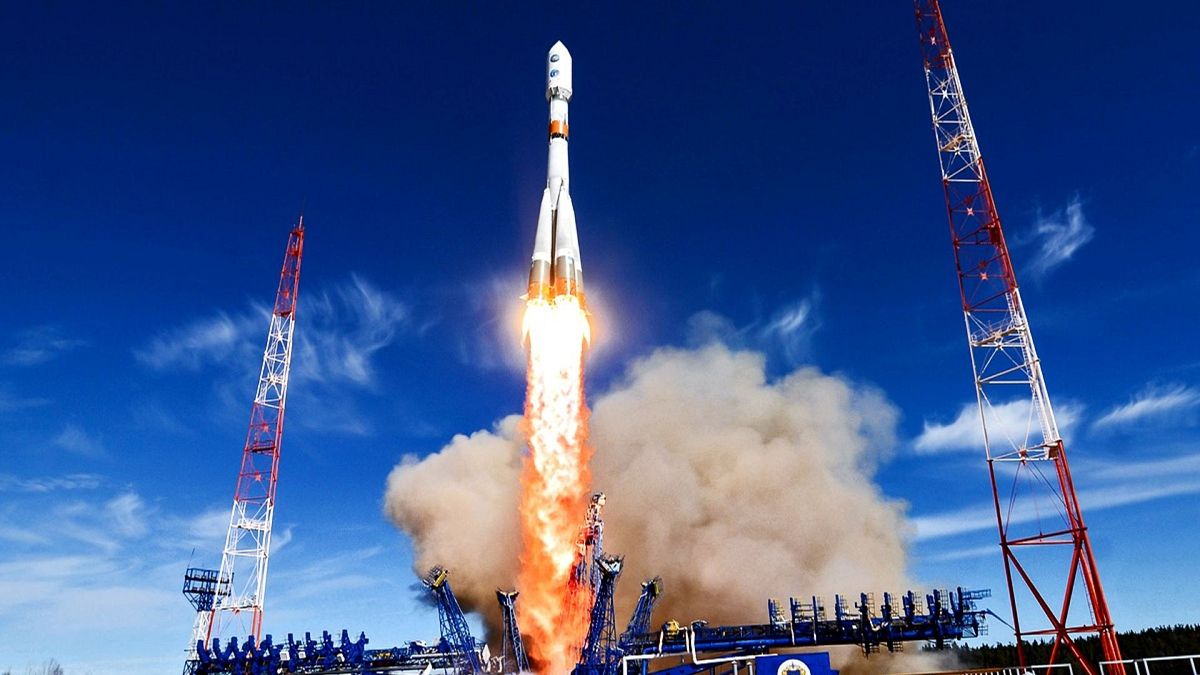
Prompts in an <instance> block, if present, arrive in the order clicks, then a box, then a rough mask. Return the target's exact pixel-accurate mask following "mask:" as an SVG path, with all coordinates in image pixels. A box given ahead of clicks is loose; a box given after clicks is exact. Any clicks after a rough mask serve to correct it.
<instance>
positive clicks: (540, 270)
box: [529, 42, 583, 305]
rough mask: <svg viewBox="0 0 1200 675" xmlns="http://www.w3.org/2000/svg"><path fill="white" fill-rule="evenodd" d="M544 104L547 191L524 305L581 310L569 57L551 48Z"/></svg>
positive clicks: (556, 45) (561, 49)
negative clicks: (570, 157)
mask: <svg viewBox="0 0 1200 675" xmlns="http://www.w3.org/2000/svg"><path fill="white" fill-rule="evenodd" d="M546 100H547V101H549V103H550V156H549V161H548V167H547V170H546V191H545V192H543V193H542V205H541V208H540V209H539V211H538V226H537V235H536V236H535V237H534V243H533V262H532V263H531V264H530V267H529V299H530V300H536V299H541V300H547V301H549V300H551V299H553V298H554V297H556V296H561V295H569V296H574V297H575V298H577V299H578V300H579V303H580V305H582V304H583V266H582V264H581V263H580V260H579V233H578V231H577V230H576V228H575V206H574V205H573V204H572V203H571V189H570V186H571V172H570V168H569V167H568V165H567V136H568V132H569V128H568V119H567V107H568V105H569V104H570V102H571V52H569V51H567V48H566V46H564V45H563V43H562V42H556V43H554V46H553V47H551V48H550V53H549V54H547V56H546Z"/></svg>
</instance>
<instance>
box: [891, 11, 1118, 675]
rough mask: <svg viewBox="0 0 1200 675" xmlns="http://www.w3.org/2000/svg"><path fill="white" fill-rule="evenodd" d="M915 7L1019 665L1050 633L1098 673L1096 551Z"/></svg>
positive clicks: (980, 174) (958, 123) (934, 51)
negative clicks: (1025, 622) (1025, 604)
mask: <svg viewBox="0 0 1200 675" xmlns="http://www.w3.org/2000/svg"><path fill="white" fill-rule="evenodd" d="M914 5H915V8H916V20H917V28H918V32H919V35H920V44H921V53H922V56H923V57H924V63H925V78H926V82H927V84H928V91H929V107H930V113H931V115H932V117H933V130H934V136H935V139H936V141H937V148H938V159H939V160H940V163H941V170H942V186H943V189H944V191H945V197H946V208H947V214H948V216H949V219H950V230H951V235H952V237H953V241H954V253H955V257H956V260H957V263H958V279H959V288H960V290H961V294H962V307H963V315H964V319H965V322H966V329H967V340H968V343H969V345H970V352H971V363H972V366H973V369H974V374H975V391H976V396H977V400H978V404H979V415H980V421H981V423H982V425H983V443H984V450H985V452H986V455H987V462H988V470H989V474H990V476H991V482H992V493H993V497H994V500H995V513H996V522H997V525H998V527H999V532H1000V548H1001V550H1002V552H1003V557H1004V572H1005V575H1006V578H1007V580H1008V594H1009V602H1010V604H1011V605H1012V612H1013V626H1014V629H1015V632H1016V638H1017V645H1018V657H1019V659H1020V663H1021V665H1022V666H1025V665H1026V663H1025V654H1024V650H1023V649H1022V647H1021V645H1022V638H1023V637H1025V636H1051V637H1052V638H1053V640H1054V647H1053V651H1052V654H1051V663H1053V662H1055V660H1056V659H1058V658H1059V657H1060V656H1061V654H1060V652H1061V650H1062V649H1064V648H1065V649H1066V650H1067V651H1068V652H1070V654H1071V655H1072V656H1074V657H1075V658H1076V659H1077V660H1078V661H1079V662H1080V663H1081V664H1082V666H1083V668H1084V670H1085V672H1086V673H1088V675H1096V673H1097V670H1096V666H1095V665H1094V664H1093V663H1091V661H1090V660H1089V659H1087V658H1085V657H1084V655H1083V654H1082V653H1081V652H1080V650H1079V648H1078V647H1077V646H1076V644H1075V640H1074V636H1075V635H1078V634H1080V633H1095V634H1098V635H1099V638H1100V642H1101V646H1102V648H1103V652H1104V658H1105V660H1106V661H1113V660H1120V658H1121V656H1120V649H1119V647H1118V645H1117V638H1116V632H1115V630H1114V628H1113V621H1112V617H1111V616H1110V614H1109V610H1108V604H1107V602H1106V601H1105V598H1104V591H1103V589H1102V587H1101V585H1100V574H1099V572H1098V570H1097V567H1096V558H1095V555H1094V554H1093V552H1092V545H1091V541H1090V540H1089V537H1088V530H1087V527H1086V526H1085V525H1084V521H1083V513H1082V511H1081V509H1080V506H1079V498H1078V496H1077V494H1076V492H1075V486H1074V483H1073V482H1072V479H1071V471H1070V468H1069V466H1068V464H1067V455H1066V451H1065V449H1064V445H1063V440H1062V435H1061V434H1060V433H1059V428H1058V424H1057V423H1056V422H1055V418H1054V410H1053V408H1052V407H1051V405H1050V396H1049V394H1048V392H1047V390H1046V381H1045V378H1044V377H1043V375H1042V366H1041V361H1040V360H1039V359H1038V355H1037V351H1036V350H1035V349H1034V345H1033V335H1032V333H1031V332H1030V329H1029V321H1028V319H1027V318H1026V315H1025V307H1024V305H1023V303H1022V302H1021V294H1020V291H1019V290H1018V288H1017V278H1016V275H1015V274H1014V272H1013V266H1012V260H1011V258H1010V256H1009V251H1008V245H1007V244H1006V243H1005V240H1004V232H1003V230H1002V229H1001V225H1000V216H999V215H998V213H997V211H996V204H995V201H994V199H993V197H992V188H991V185H990V183H989V182H988V177H987V172H986V170H985V169H984V163H983V158H982V156H981V155H980V152H979V143H978V140H977V138H976V136H975V130H974V127H973V126H972V124H971V116H970V113H969V112H968V110H967V101H966V98H965V97H964V95H963V89H962V83H961V81H960V80H959V76H958V68H957V66H956V65H955V61H954V55H953V53H952V52H951V49H950V40H949V38H948V37H947V33H946V26H945V23H944V22H943V20H942V12H941V7H940V6H939V3H938V0H914ZM1014 575H1015V579H1014ZM1079 579H1082V581H1083V593H1082V595H1084V596H1085V597H1086V600H1087V602H1088V603H1089V604H1090V616H1089V617H1086V618H1085V617H1082V616H1080V614H1081V611H1080V608H1079V607H1078V604H1076V605H1074V607H1075V613H1074V614H1073V613H1072V608H1073V605H1072V602H1073V600H1075V599H1076V598H1077V596H1078V595H1081V593H1080V589H1079V588H1078V586H1077V580H1079ZM1060 584H1061V595H1059V593H1060V588H1059V585H1060ZM1050 589H1053V593H1052V592H1051V590H1050ZM1018 595H1020V596H1021V599H1022V601H1025V600H1026V598H1028V599H1032V601H1033V603H1034V604H1035V605H1036V606H1037V608H1038V611H1037V613H1036V615H1035V616H1037V617H1038V621H1039V624H1040V625H1039V626H1038V627H1036V628H1032V629H1030V628H1028V627H1026V628H1022V624H1021V617H1020V615H1019V613H1018V604H1019V603H1018ZM1043 619H1044V620H1043ZM1043 626H1044V627H1043ZM1109 675H1114V673H1111V672H1110V674H1109ZM1115 675H1121V674H1120V673H1116V674H1115Z"/></svg>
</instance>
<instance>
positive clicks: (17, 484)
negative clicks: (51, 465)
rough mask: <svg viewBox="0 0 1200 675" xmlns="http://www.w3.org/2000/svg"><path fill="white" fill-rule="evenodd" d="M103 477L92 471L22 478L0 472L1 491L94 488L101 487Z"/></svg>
mask: <svg viewBox="0 0 1200 675" xmlns="http://www.w3.org/2000/svg"><path fill="white" fill-rule="evenodd" d="M103 480H104V479H103V478H102V477H100V476H98V475H96V474H92V473H73V474H68V475H66V476H45V477H40V478H20V477H18V476H14V475H13V474H10V473H0V492H26V493H45V492H61V491H67V490H93V489H95V488H98V487H100V485H101V483H103Z"/></svg>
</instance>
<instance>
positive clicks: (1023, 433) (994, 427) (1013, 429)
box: [913, 399, 1083, 455]
mask: <svg viewBox="0 0 1200 675" xmlns="http://www.w3.org/2000/svg"><path fill="white" fill-rule="evenodd" d="M1082 413H1083V406H1082V405H1080V404H1078V403H1073V402H1070V401H1060V402H1059V405H1058V406H1057V407H1055V409H1054V417H1055V420H1056V421H1057V422H1058V431H1059V433H1060V434H1062V435H1063V436H1064V437H1068V436H1070V433H1071V431H1072V430H1073V429H1074V427H1075V425H1076V423H1078V421H1079V419H1080V417H1081V416H1082ZM1039 419H1040V418H1039V416H1038V414H1037V411H1036V410H1035V409H1034V408H1033V406H1032V402H1031V400H1029V399H1018V400H1014V401H1008V402H1005V403H1000V404H997V405H993V406H991V407H990V409H989V411H988V433H989V434H990V436H991V441H992V446H993V448H994V449H1001V448H1003V449H1004V450H1007V449H1008V448H1009V447H1010V446H1017V445H1023V444H1024V443H1025V441H1026V439H1027V438H1031V439H1033V440H1034V441H1035V442H1041V427H1040V421H1039ZM913 449H914V450H916V451H917V453H918V454H923V455H932V454H938V453H943V452H959V451H964V452H965V451H975V452H979V451H982V450H983V425H982V424H981V423H980V421H979V406H978V405H977V404H976V403H974V402H971V403H964V404H963V405H962V407H961V408H960V409H959V412H958V416H957V417H955V418H954V420H953V421H951V422H945V423H942V422H930V421H929V420H926V421H925V425H924V429H923V430H922V431H921V433H920V435H918V436H917V438H916V439H914V440H913Z"/></svg>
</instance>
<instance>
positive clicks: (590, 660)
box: [574, 555, 622, 675]
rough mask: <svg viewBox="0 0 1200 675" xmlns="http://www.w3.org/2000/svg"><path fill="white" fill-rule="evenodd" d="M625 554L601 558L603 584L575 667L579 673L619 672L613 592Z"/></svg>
mask: <svg viewBox="0 0 1200 675" xmlns="http://www.w3.org/2000/svg"><path fill="white" fill-rule="evenodd" d="M621 564H622V558H621V556H609V555H605V556H603V557H602V558H600V564H599V565H598V567H599V568H600V587H599V588H598V589H597V590H596V602H595V603H594V604H593V605H592V620H591V623H590V624H589V626H588V634H587V639H586V640H584V643H583V650H582V651H581V652H580V655H579V664H578V665H577V666H575V671H574V673H575V675H602V674H604V673H612V672H615V669H616V666H617V664H619V663H620V661H621V656H622V653H621V650H619V649H618V648H617V639H616V623H617V620H616V615H615V612H614V610H613V592H614V591H615V590H616V586H617V577H619V576H620V575H621Z"/></svg>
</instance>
